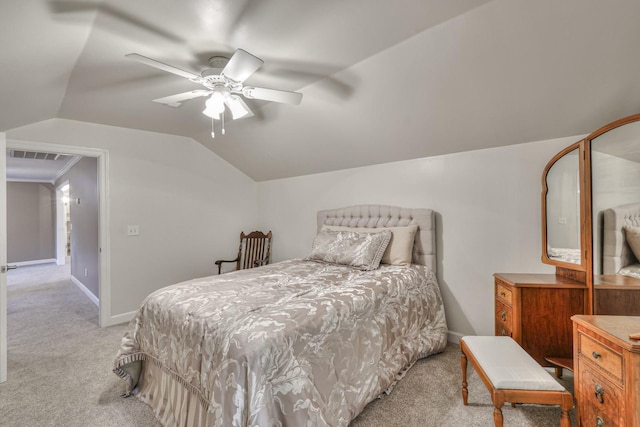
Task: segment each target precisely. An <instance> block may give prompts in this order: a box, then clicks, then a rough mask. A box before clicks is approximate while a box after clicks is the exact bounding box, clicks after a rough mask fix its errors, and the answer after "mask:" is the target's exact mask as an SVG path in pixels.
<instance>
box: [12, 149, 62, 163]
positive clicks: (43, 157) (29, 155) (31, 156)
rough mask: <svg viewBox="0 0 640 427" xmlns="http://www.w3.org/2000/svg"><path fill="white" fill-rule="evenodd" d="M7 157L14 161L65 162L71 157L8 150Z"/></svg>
mask: <svg viewBox="0 0 640 427" xmlns="http://www.w3.org/2000/svg"><path fill="white" fill-rule="evenodd" d="M9 157H13V158H15V159H33V160H61V161H67V160H69V159H71V157H72V156H68V155H66V154H56V153H42V152H38V151H22V150H9Z"/></svg>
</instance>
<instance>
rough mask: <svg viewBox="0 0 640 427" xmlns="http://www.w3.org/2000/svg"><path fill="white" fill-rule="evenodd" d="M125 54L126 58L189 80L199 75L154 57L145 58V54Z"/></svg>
mask: <svg viewBox="0 0 640 427" xmlns="http://www.w3.org/2000/svg"><path fill="white" fill-rule="evenodd" d="M125 56H126V57H127V58H130V59H133V60H135V61H138V62H141V63H143V64H145V65H149V66H151V67H154V68H157V69H159V70H162V71H166V72H168V73H172V74H175V75H178V76H180V77H184V78H186V79H189V80H194V79H198V78H199V77H200V76H198V75H196V74H193V73H190V72H189V71H185V70H181V69H180V68H177V67H174V66H173V65H169V64H165V63H164V62H160V61H156V60H155V59H151V58H147V57H146V56H143V55H140V54H137V53H128V54H126V55H125Z"/></svg>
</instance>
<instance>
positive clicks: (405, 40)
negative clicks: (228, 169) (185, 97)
mask: <svg viewBox="0 0 640 427" xmlns="http://www.w3.org/2000/svg"><path fill="white" fill-rule="evenodd" d="M638 22H640V2H638V1H637V0H608V1H606V2H605V1H602V0H563V1H557V0H536V1H533V0H492V1H489V0H456V1H446V0H398V1H371V0H324V1H301V0H260V1H255V0H254V1H252V0H183V1H177V0H136V1H126V0H104V1H99V0H95V1H91V0H85V1H79V0H78V1H71V0H69V1H66V0H28V1H25V0H3V1H2V2H0V40H1V41H0V44H1V49H2V50H1V54H2V66H0V131H9V130H11V129H13V128H16V127H20V126H24V125H28V124H30V123H34V122H38V121H41V120H46V119H51V118H64V119H72V120H80V121H88V122H95V123H102V124H107V125H113V126H121V127H128V128H134V129H143V130H149V131H155V132H162V133H168V134H175V135H183V136H188V137H192V138H194V139H195V140H197V141H198V142H200V143H202V144H203V145H205V146H206V147H208V148H210V149H211V150H213V151H214V152H215V153H217V154H218V155H220V156H221V157H222V158H224V159H225V160H227V161H228V162H229V163H231V164H233V165H234V166H236V167H237V168H238V169H240V170H241V171H243V172H244V173H246V174H247V175H249V176H250V177H252V178H253V179H255V180H256V181H263V180H269V179H275V178H282V177H290V176H297V175H304V174H311V173H318V172H325V171H331V170H337V169H344V168H350V167H357V166H365V165H371V164H377V163H386V162H391V161H398V160H406V159H412V158H419V157H428V156H433V155H440V154H445V153H452V152H459V151H467V150H475V149H480V148H486V147H495V146H501V145H509V144H516V143H523V142H529V141H536V140H543V139H549V138H556V137H562V136H569V135H577V134H583V133H589V132H590V131H593V130H595V129H596V128H598V127H600V126H601V125H604V124H606V123H607V122H609V121H612V120H614V119H617V118H619V117H623V116H626V115H630V114H633V113H637V112H639V111H640V79H639V77H638V76H640V55H638V54H637V51H638V47H637V45H638V40H640V25H638ZM237 48H242V49H244V50H246V51H248V52H251V53H252V54H254V55H256V56H258V57H260V58H261V59H263V60H264V61H265V64H264V66H263V67H262V68H261V69H260V70H258V71H257V72H256V73H255V74H253V75H252V76H251V77H250V78H249V79H248V80H247V83H250V84H251V85H255V86H261V87H269V88H276V89H283V90H291V91H299V92H301V93H303V94H304V99H303V100H302V103H301V105H299V106H290V105H282V104H274V103H265V102H262V101H255V100H249V101H247V104H249V106H250V107H251V108H252V109H253V110H254V111H255V113H256V114H255V117H251V118H247V119H241V120H237V121H233V122H227V125H226V128H227V129H226V130H227V132H226V135H224V136H222V135H218V136H217V137H216V138H215V139H212V138H211V135H210V132H211V121H210V120H209V119H208V118H207V117H206V116H204V115H203V114H202V110H203V108H204V99H203V98H197V99H194V100H190V101H187V102H185V103H184V104H183V105H182V106H180V107H179V108H172V107H167V106H164V105H161V104H158V103H154V102H152V100H153V99H156V98H160V97H163V96H168V95H173V94H176V93H180V92H185V91H189V90H194V89H198V88H200V86H198V85H197V84H195V83H193V82H190V81H189V80H186V79H182V78H180V77H177V76H175V75H172V74H169V73H165V72H162V71H160V70H157V69H154V68H152V67H148V66H145V65H143V64H140V63H137V62H135V61H131V60H130V59H127V58H125V55H126V54H128V53H131V52H136V53H139V54H142V55H145V56H148V57H152V58H154V59H157V60H159V61H162V62H165V63H168V64H172V65H174V66H177V67H179V68H182V69H185V70H188V71H191V72H194V73H196V74H198V73H199V72H200V71H201V70H202V69H204V68H206V67H207V66H208V59H209V58H210V57H211V56H216V55H226V56H230V55H231V54H232V53H233V52H234V51H235V50H236V49H237Z"/></svg>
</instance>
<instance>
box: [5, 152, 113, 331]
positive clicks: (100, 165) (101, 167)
mask: <svg viewBox="0 0 640 427" xmlns="http://www.w3.org/2000/svg"><path fill="white" fill-rule="evenodd" d="M6 148H7V149H8V150H30V151H37V152H48V153H64V154H66V155H73V156H79V157H82V158H91V159H92V160H95V163H96V169H97V172H96V175H97V176H96V187H97V200H96V206H95V221H96V222H97V233H96V236H95V239H94V241H95V250H96V262H95V264H96V265H95V268H94V269H93V271H94V273H95V275H96V280H95V282H96V283H97V286H96V287H97V289H94V292H92V291H91V290H90V289H88V288H89V287H88V286H84V283H82V281H83V278H86V277H90V276H91V274H92V269H91V268H86V267H84V266H82V268H81V270H80V272H79V273H78V272H75V275H76V276H77V280H73V275H72V281H74V283H75V284H76V285H78V287H79V288H80V289H81V290H82V291H83V292H84V293H85V294H86V295H87V296H88V297H89V299H91V300H92V302H93V303H94V304H96V305H97V306H98V312H99V315H98V323H99V325H100V326H101V327H104V326H110V325H111V324H113V323H112V322H111V319H110V313H111V301H110V295H111V292H110V280H109V279H110V274H109V271H110V249H109V235H108V230H109V217H108V215H107V212H108V210H107V203H108V197H107V195H108V179H107V176H108V173H107V167H108V152H107V150H104V149H98V148H90V147H78V146H68V145H60V144H51V143H40V142H31V141H15V140H13V141H12V140H7V142H6ZM65 182H66V181H65ZM65 182H59V183H58V186H57V187H56V188H55V198H56V206H55V210H56V213H58V211H60V214H61V215H56V217H58V218H60V217H62V218H66V210H65V207H64V197H65V189H64V184H65ZM76 189H77V185H76ZM69 191H70V193H71V194H70V195H69V196H67V197H69V199H67V205H68V206H70V207H71V209H70V214H71V216H73V207H74V206H75V205H74V206H71V205H72V204H73V203H76V204H77V205H78V206H76V210H80V208H86V207H87V203H85V202H86V200H85V199H82V198H80V197H74V185H73V183H71V185H70V187H69ZM59 193H60V194H59ZM58 195H59V196H60V197H58ZM81 225H82V224H78V227H80V226H81ZM55 228H56V240H55V246H56V256H55V261H56V264H60V263H63V262H64V263H66V261H67V256H68V255H67V253H68V252H67V244H70V247H68V249H69V250H70V251H69V253H71V252H72V251H73V237H71V238H70V240H71V241H69V240H68V239H69V238H68V237H67V236H68V235H71V236H73V231H72V230H73V228H74V226H73V222H71V223H70V224H69V227H67V226H66V219H65V221H64V223H60V222H58V221H56V224H55ZM78 231H80V230H78ZM58 237H60V238H58ZM60 246H62V249H61V250H59V248H60ZM84 255H85V254H84V251H82V252H80V254H79V255H78V257H80V258H81V257H82V256H84ZM72 257H73V256H72ZM72 262H73V260H72ZM2 304H5V307H6V300H5V301H4V302H2Z"/></svg>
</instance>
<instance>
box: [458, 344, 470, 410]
mask: <svg viewBox="0 0 640 427" xmlns="http://www.w3.org/2000/svg"><path fill="white" fill-rule="evenodd" d="M460 366H461V367H462V403H463V404H464V406H467V404H468V399H469V389H468V388H467V387H468V386H469V384H468V383H467V355H466V354H464V351H462V352H461V355H460Z"/></svg>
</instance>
